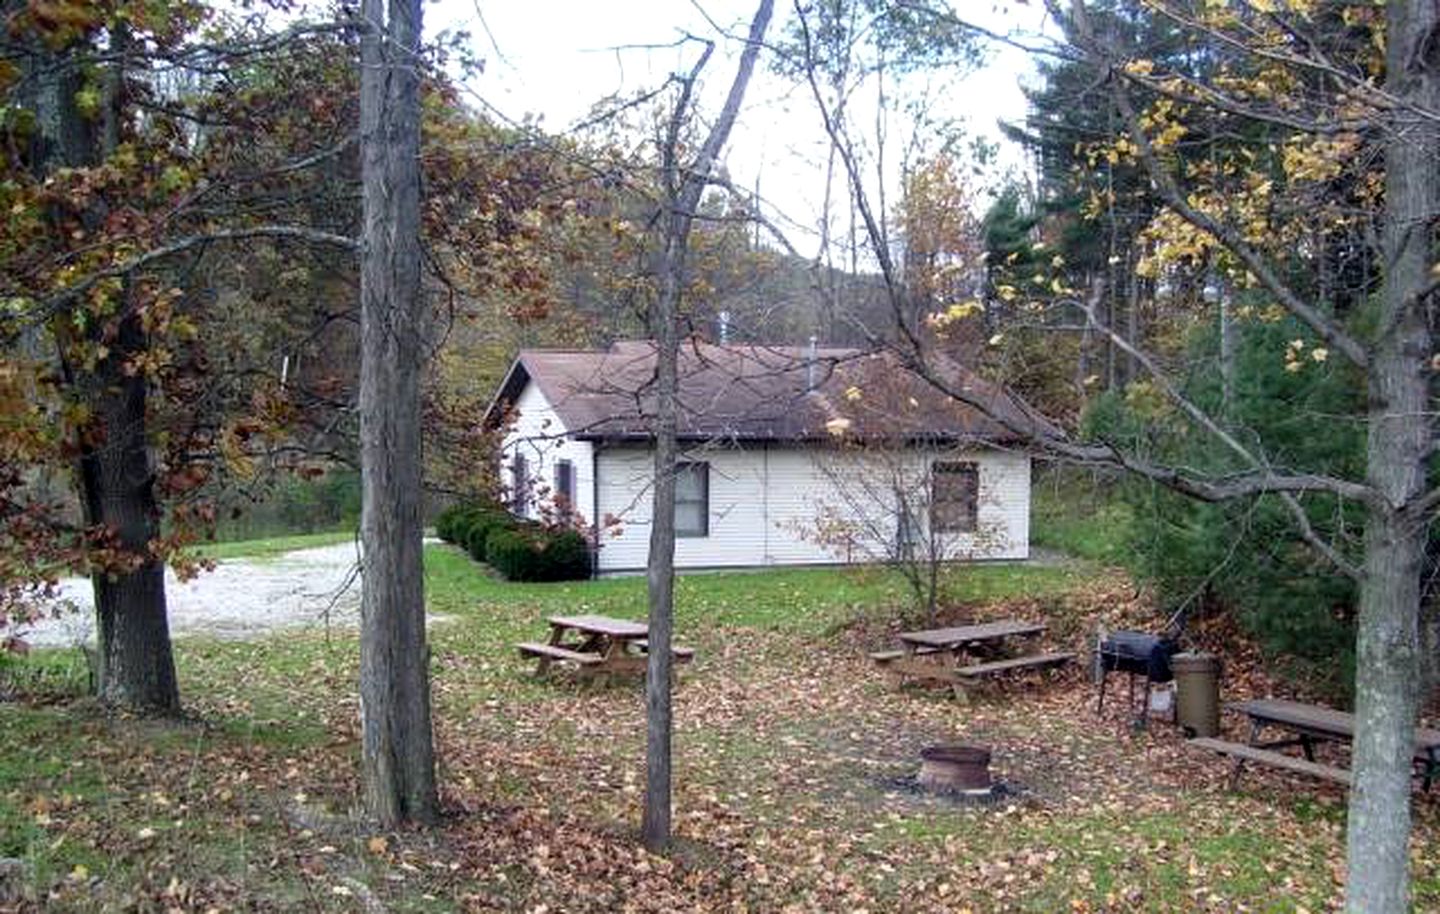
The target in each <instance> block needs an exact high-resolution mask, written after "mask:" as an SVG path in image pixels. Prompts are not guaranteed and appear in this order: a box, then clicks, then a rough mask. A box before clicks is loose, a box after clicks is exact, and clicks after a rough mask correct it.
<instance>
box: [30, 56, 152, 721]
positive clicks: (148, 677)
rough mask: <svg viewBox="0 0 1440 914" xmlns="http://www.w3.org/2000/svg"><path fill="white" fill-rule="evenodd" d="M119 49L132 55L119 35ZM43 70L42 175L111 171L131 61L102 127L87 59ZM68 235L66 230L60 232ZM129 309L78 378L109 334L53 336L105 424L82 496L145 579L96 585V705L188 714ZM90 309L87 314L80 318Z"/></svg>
mask: <svg viewBox="0 0 1440 914" xmlns="http://www.w3.org/2000/svg"><path fill="white" fill-rule="evenodd" d="M112 40H113V42H114V44H115V47H116V48H118V49H121V50H123V48H124V47H125V44H126V42H125V32H124V30H123V29H119V30H117V32H116V33H115V36H114V37H113V39H112ZM25 63H26V66H27V68H29V69H31V70H32V73H31V79H32V80H33V83H32V84H33V87H34V88H33V95H32V96H31V97H30V98H29V99H27V103H28V104H30V105H32V106H33V109H34V111H35V123H36V128H37V129H36V130H35V132H34V134H33V135H32V141H31V146H30V149H29V151H28V152H29V155H28V157H29V160H30V163H31V168H32V169H34V170H35V172H36V173H37V174H40V175H46V174H49V173H51V172H53V171H55V170H56V169H58V168H63V167H72V168H85V167H93V166H96V165H99V164H100V163H101V162H103V161H104V159H105V157H106V156H107V155H108V154H109V152H110V151H111V150H113V149H114V147H115V146H116V144H118V142H119V126H118V125H119V124H120V122H121V121H122V119H123V116H124V109H123V105H124V99H123V81H124V66H125V64H124V61H123V59H121V60H117V61H115V62H114V63H112V64H111V66H110V67H109V69H108V70H107V72H106V73H105V74H104V76H105V79H104V83H105V87H106V92H105V99H104V106H103V107H104V110H103V111H102V112H101V114H102V117H101V119H100V121H99V123H100V124H101V125H103V127H104V129H103V130H97V129H96V128H97V121H96V120H95V119H92V118H89V117H86V116H85V115H84V114H83V113H82V112H81V111H80V109H79V106H78V103H77V100H76V99H77V94H78V93H79V92H80V90H81V89H83V88H84V85H85V78H84V73H83V72H82V64H81V61H80V60H79V58H78V57H77V55H76V54H74V53H70V52H63V51H62V52H58V53H56V52H49V51H44V50H36V52H35V54H34V55H33V57H29V58H25ZM104 217H105V213H104V212H103V209H102V207H100V206H96V207H94V209H93V211H92V212H90V213H87V214H84V216H83V218H84V221H85V222H86V223H87V224H90V225H91V227H94V226H97V225H98V224H99V223H100V222H101V221H102V220H103V219H104ZM57 230H60V229H58V228H57ZM119 294H120V295H122V296H124V297H122V298H121V300H120V301H119V307H118V309H117V314H118V317H117V318H116V319H115V320H116V324H115V325H114V327H113V329H114V336H113V338H111V339H107V340H104V341H103V342H104V344H105V345H106V346H107V347H108V348H109V350H110V352H109V355H108V356H106V357H105V358H103V359H99V360H98V361H97V362H96V364H95V366H94V367H93V368H85V367H83V366H78V365H76V364H75V362H76V358H75V356H76V353H75V351H74V350H76V349H89V348H93V347H96V346H99V345H101V343H102V340H101V338H100V334H101V333H103V332H104V331H105V329H106V327H105V322H103V321H100V320H92V321H89V322H88V323H87V326H89V327H91V328H93V329H92V330H91V331H89V333H88V335H87V336H86V337H85V338H76V336H75V333H76V330H75V327H76V322H75V321H73V320H71V319H70V317H71V315H70V314H69V312H66V313H64V314H62V315H60V316H59V317H58V319H57V320H56V321H55V323H54V324H53V325H52V329H53V331H54V335H55V338H56V342H57V344H58V346H59V350H60V353H59V356H60V364H61V370H62V371H63V372H64V374H65V377H66V381H67V384H68V386H69V387H70V389H71V390H73V391H74V392H75V394H76V396H77V397H79V398H80V400H81V401H82V402H83V403H84V404H85V405H86V407H88V409H89V410H90V413H91V415H92V417H93V424H92V425H91V427H90V429H89V430H88V431H87V432H86V434H85V435H84V436H83V437H82V440H81V441H80V442H79V447H78V451H79V461H78V466H77V470H76V479H77V487H78V489H79V494H80V503H81V507H82V508H83V510H84V513H85V522H86V524H87V525H89V526H98V527H103V528H105V529H106V530H107V531H108V532H109V533H110V534H111V535H112V536H113V537H114V540H113V545H115V546H116V547H118V548H119V549H120V550H122V551H123V552H124V553H125V554H126V556H127V557H130V558H131V559H132V560H133V561H134V563H135V564H134V567H132V568H129V569H121V570H107V571H105V572H101V573H97V574H95V575H94V576H93V577H92V579H91V581H92V586H93V588H94V592H95V618H96V629H97V631H98V635H97V642H98V645H97V655H96V677H95V687H96V693H97V695H98V696H99V697H100V699H101V700H102V701H104V702H105V703H107V704H111V705H114V706H116V707H121V708H126V709H128V710H132V711H137V712H141V713H147V714H174V713H176V712H178V711H179V710H180V690H179V685H178V682H177V679H176V676H175V658H174V655H173V653H172V651H171V646H170V629H169V623H168V620H167V617H166V606H165V566H164V564H163V563H162V562H160V561H159V560H157V559H156V558H155V557H154V556H152V555H151V554H150V543H151V541H152V540H155V539H156V538H158V537H159V535H160V506H159V504H158V502H157V500H156V497H155V486H154V481H155V475H154V469H153V467H152V466H151V463H150V450H149V446H150V443H149V441H148V440H147V431H146V414H145V413H146V398H147V396H148V394H149V390H148V383H149V382H148V380H147V379H146V378H145V377H144V376H143V374H126V372H125V366H126V363H127V362H128V361H129V360H130V359H131V358H132V357H133V356H135V355H136V354H138V353H140V352H142V351H143V350H144V348H145V345H146V339H145V330H144V327H143V326H142V324H141V318H140V315H139V314H137V313H135V311H134V310H133V306H132V303H131V302H130V301H129V299H128V290H122V291H121V292H120V293H119ZM77 307H83V306H77Z"/></svg>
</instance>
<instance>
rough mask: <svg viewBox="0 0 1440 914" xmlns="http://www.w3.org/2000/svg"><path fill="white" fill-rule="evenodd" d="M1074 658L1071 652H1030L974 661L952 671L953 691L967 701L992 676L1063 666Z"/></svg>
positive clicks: (959, 697)
mask: <svg viewBox="0 0 1440 914" xmlns="http://www.w3.org/2000/svg"><path fill="white" fill-rule="evenodd" d="M1074 659H1075V655H1074V654H1070V653H1053V654H1030V655H1028V656H1025V657H1010V658H1007V659H1005V660H988V661H986V662H985V663H972V664H970V665H968V666H960V667H956V668H955V669H954V670H952V671H951V675H953V676H954V677H955V682H954V684H953V685H952V687H951V691H952V692H953V694H954V695H955V699H956V700H957V701H961V702H966V701H969V700H970V690H971V689H972V688H975V687H977V686H979V685H980V683H981V682H983V681H984V680H986V679H989V678H990V677H992V676H999V675H1001V674H1002V673H1011V672H1016V671H1018V670H1043V669H1047V668H1049V667H1056V666H1063V665H1064V664H1067V663H1069V662H1070V661H1072V660H1074Z"/></svg>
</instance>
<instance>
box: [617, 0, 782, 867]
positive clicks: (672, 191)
mask: <svg viewBox="0 0 1440 914" xmlns="http://www.w3.org/2000/svg"><path fill="white" fill-rule="evenodd" d="M774 5H775V4H774V0H761V2H760V6H759V8H758V9H757V10H756V11H755V18H754V19H753V20H752V21H751V23H750V34H749V39H748V41H747V43H746V45H745V50H744V51H743V52H742V53H741V55H740V66H739V68H738V69H737V70H736V72H735V79H734V81H732V82H731V84H730V92H729V94H728V95H726V98H725V105H724V107H723V108H722V109H721V111H720V116H719V117H718V118H716V121H715V125H714V126H713V127H712V128H711V129H710V133H709V135H708V136H707V137H706V138H705V142H704V144H703V145H702V146H701V147H700V152H699V154H698V155H697V156H696V157H695V160H694V162H692V163H690V165H689V166H688V167H685V166H682V164H681V162H680V159H679V156H680V151H681V132H682V131H681V128H682V127H683V126H684V123H685V119H686V118H687V117H688V116H689V114H690V112H689V107H690V104H691V96H692V92H693V91H694V88H695V82H696V80H697V79H698V78H699V76H700V71H701V70H703V69H704V67H705V63H706V61H708V60H709V59H710V53H711V51H712V50H713V47H707V49H706V50H705V52H704V54H702V55H701V57H700V60H699V61H698V62H697V63H696V64H695V66H694V67H693V68H692V69H691V71H690V74H689V76H688V78H685V79H683V80H682V81H681V92H680V98H679V100H678V101H677V102H676V105H675V111H674V112H673V113H672V114H671V116H670V123H669V129H668V133H667V135H666V137H665V145H664V148H663V149H662V150H661V155H662V158H663V163H662V168H663V175H662V180H663V181H664V186H665V206H666V208H667V210H668V212H666V213H664V214H663V218H664V225H665V246H664V249H663V250H662V252H661V256H660V264H659V267H660V277H659V279H660V289H659V294H658V295H657V296H656V300H655V303H654V305H653V306H652V307H651V310H650V330H651V333H652V334H653V335H654V337H655V346H656V359H655V410H656V413H655V419H654V425H653V430H654V435H655V483H654V489H653V492H652V495H651V511H650V557H649V568H648V578H647V582H646V583H647V587H648V590H649V598H650V631H649V635H648V640H649V652H650V657H649V660H648V662H647V664H646V679H645V741H646V745H645V812H644V816H643V821H642V823H641V829H640V832H641V840H642V841H643V842H644V844H645V846H646V847H647V848H649V849H650V850H651V851H655V852H660V851H663V850H665V849H666V848H668V847H669V846H670V769H671V766H670V757H671V745H670V735H671V729H672V728H671V720H672V716H671V706H670V670H671V657H670V642H671V637H670V635H671V629H672V626H673V624H674V616H675V461H676V451H677V446H676V441H675V428H676V386H677V380H676V374H677V371H676V363H677V362H678V361H679V350H680V330H679V327H678V325H677V320H678V318H679V315H680V300H681V296H682V295H683V291H684V288H685V254H686V251H687V249H688V247H689V244H690V226H691V224H692V222H693V221H694V219H695V211H696V209H697V207H698V206H699V205H700V195H701V193H702V192H703V191H704V190H705V184H706V182H707V180H708V179H709V176H710V170H711V169H712V168H713V167H714V166H715V162H716V160H717V158H718V157H719V154H720V150H721V148H722V147H724V145H725V140H726V139H727V138H728V137H729V136H730V128H731V127H733V126H734V124H735V118H736V117H737V116H738V115H739V113H740V102H741V101H742V100H743V99H744V97H745V87H746V86H747V85H749V83H750V74H751V73H752V72H754V69H755V60H756V58H757V57H759V55H760V45H761V42H762V40H763V39H764V37H765V29H766V28H767V27H768V26H769V24H770V15H771V12H772V11H773V9H774Z"/></svg>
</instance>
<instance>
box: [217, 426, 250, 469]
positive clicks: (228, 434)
mask: <svg viewBox="0 0 1440 914" xmlns="http://www.w3.org/2000/svg"><path fill="white" fill-rule="evenodd" d="M220 457H221V459H223V460H224V461H225V466H226V467H227V468H228V469H229V470H230V472H231V473H233V474H235V476H237V477H239V478H240V479H246V480H248V479H253V478H255V461H253V460H251V459H250V455H249V454H247V453H245V448H244V446H243V444H242V439H241V435H240V433H239V431H238V430H237V429H236V427H235V426H234V425H229V426H226V427H225V430H224V431H222V432H221V433H220Z"/></svg>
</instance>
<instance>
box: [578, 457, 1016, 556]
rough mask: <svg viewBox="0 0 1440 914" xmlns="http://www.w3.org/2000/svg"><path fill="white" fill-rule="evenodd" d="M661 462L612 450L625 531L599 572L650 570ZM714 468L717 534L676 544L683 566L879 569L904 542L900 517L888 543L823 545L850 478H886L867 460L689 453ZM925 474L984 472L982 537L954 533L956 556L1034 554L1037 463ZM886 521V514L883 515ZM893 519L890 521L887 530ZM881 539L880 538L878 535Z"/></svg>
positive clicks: (848, 495)
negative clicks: (822, 522)
mask: <svg viewBox="0 0 1440 914" xmlns="http://www.w3.org/2000/svg"><path fill="white" fill-rule="evenodd" d="M653 459H654V456H653V452H652V451H651V449H649V448H648V447H642V446H607V447H602V448H601V450H600V451H599V455H598V458H597V467H598V473H599V478H600V486H599V503H600V514H601V516H602V517H603V516H605V515H613V516H615V517H617V518H619V519H620V521H621V523H620V525H619V526H618V527H616V528H615V529H613V530H611V531H609V532H608V533H607V534H606V535H604V536H602V537H601V548H600V554H599V562H598V567H599V570H600V571H602V572H606V571H636V570H641V569H643V568H645V566H646V556H647V555H648V553H649V537H650V478H651V473H652V472H653V465H652V462H653ZM682 459H684V460H690V461H698V460H703V461H705V462H706V463H708V464H709V496H710V498H709V507H710V510H709V533H708V535H707V536H705V537H703V538H690V537H683V538H679V539H677V541H676V543H675V564H676V567H678V568H724V567H752V566H763V565H806V564H832V563H844V562H868V561H875V560H876V558H877V556H878V554H881V553H883V552H884V551H885V550H886V549H887V547H889V546H891V545H892V544H893V542H894V539H893V538H894V536H895V534H896V533H897V532H898V531H896V530H895V529H894V523H895V519H894V518H893V517H892V518H891V519H890V520H889V523H890V525H891V526H890V527H889V529H888V531H886V532H885V534H884V537H883V539H880V538H875V539H865V538H864V537H863V536H862V537H861V539H862V540H864V541H858V542H857V543H856V544H855V546H854V548H851V549H845V548H843V547H837V546H836V545H835V544H834V543H826V544H822V543H820V542H817V541H816V528H817V521H818V520H819V519H820V517H821V514H822V512H823V511H825V510H826V509H827V508H829V509H831V510H832V511H833V512H834V513H837V514H843V513H844V510H845V505H847V504H849V503H853V502H855V501H856V500H857V499H856V495H855V486H853V485H851V484H850V483H849V482H847V481H848V480H853V479H854V478H858V477H859V476H861V475H863V474H867V473H869V474H873V473H875V472H876V470H875V468H874V467H873V466H867V465H866V462H867V461H872V462H873V461H874V459H875V458H874V457H873V456H871V457H867V456H866V455H864V454H862V453H858V452H848V453H847V452H836V451H831V450H828V449H822V450H820V451H816V450H814V449H810V448H803V447H781V446H774V445H772V446H769V447H765V446H750V447H746V448H722V447H706V448H700V449H695V450H692V451H690V452H688V453H685V454H684V455H682ZM904 459H905V461H906V462H907V463H912V462H913V464H914V468H915V471H916V472H920V473H923V472H926V471H927V470H928V468H929V465H930V463H931V462H933V461H934V460H936V459H940V460H947V461H954V460H961V461H971V462H974V463H975V464H976V465H977V468H978V471H979V496H978V500H977V504H976V528H977V529H976V531H975V532H961V533H946V534H945V537H946V538H947V539H946V543H947V554H948V555H952V556H954V557H956V558H970V559H1022V558H1025V557H1027V556H1028V555H1029V533H1030V461H1029V458H1028V457H1027V456H1026V455H1024V454H1016V453H1009V452H1004V451H988V450H987V451H973V452H961V453H959V454H956V453H955V452H953V451H946V452H943V453H928V452H922V451H918V450H917V451H913V452H910V453H908V454H907V455H906V457H905V458H904ZM878 513H879V516H881V517H882V518H883V516H884V513H885V512H884V510H883V509H880V510H879V511H878ZM883 523H884V521H883V520H882V521H881V525H883ZM877 532H878V531H877Z"/></svg>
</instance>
